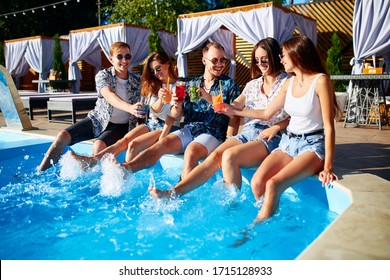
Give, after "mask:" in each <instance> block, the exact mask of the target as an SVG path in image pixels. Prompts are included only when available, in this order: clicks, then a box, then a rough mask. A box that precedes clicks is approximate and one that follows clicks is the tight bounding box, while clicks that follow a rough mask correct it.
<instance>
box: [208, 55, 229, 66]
mask: <svg viewBox="0 0 390 280" xmlns="http://www.w3.org/2000/svg"><path fill="white" fill-rule="evenodd" d="M204 58H205V59H207V60H208V61H210V62H211V63H212V64H217V63H218V61H219V63H221V64H225V63H226V62H227V61H228V59H227V58H224V57H223V58H220V59H219V60H218V58H215V57H214V58H213V59H208V58H207V57H205V56H204Z"/></svg>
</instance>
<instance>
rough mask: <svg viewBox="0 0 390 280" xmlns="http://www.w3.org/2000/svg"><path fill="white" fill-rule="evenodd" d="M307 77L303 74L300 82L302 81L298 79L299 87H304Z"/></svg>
mask: <svg viewBox="0 0 390 280" xmlns="http://www.w3.org/2000/svg"><path fill="white" fill-rule="evenodd" d="M305 80H306V79H305V78H304V77H303V76H302V81H301V82H300V81H298V79H297V83H298V86H299V87H303V84H304V83H305Z"/></svg>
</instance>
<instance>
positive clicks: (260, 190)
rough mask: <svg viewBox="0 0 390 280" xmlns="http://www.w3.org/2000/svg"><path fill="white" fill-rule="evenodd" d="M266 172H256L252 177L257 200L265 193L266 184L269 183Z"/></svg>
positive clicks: (252, 185) (253, 190) (252, 186)
mask: <svg viewBox="0 0 390 280" xmlns="http://www.w3.org/2000/svg"><path fill="white" fill-rule="evenodd" d="M264 175H265V174H259V173H255V175H254V176H253V177H252V179H251V188H252V192H253V195H254V197H255V199H256V200H259V199H260V197H262V196H263V195H264V191H265V185H266V184H267V182H266V178H265V176H264Z"/></svg>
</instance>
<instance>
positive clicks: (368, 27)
mask: <svg viewBox="0 0 390 280" xmlns="http://www.w3.org/2000/svg"><path fill="white" fill-rule="evenodd" d="M353 52H354V56H355V57H354V65H353V67H352V74H361V73H362V69H363V59H364V58H367V57H370V56H372V57H375V56H383V57H385V63H386V69H385V70H386V72H388V70H389V69H390V1H389V0H364V1H362V0H355V7H354V15H353Z"/></svg>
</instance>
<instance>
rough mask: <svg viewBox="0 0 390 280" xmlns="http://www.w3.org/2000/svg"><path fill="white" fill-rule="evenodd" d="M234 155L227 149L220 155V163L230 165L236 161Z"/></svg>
mask: <svg viewBox="0 0 390 280" xmlns="http://www.w3.org/2000/svg"><path fill="white" fill-rule="evenodd" d="M236 156H237V155H236V153H235V152H233V151H231V150H230V149H227V150H226V151H225V152H224V153H223V154H222V162H225V163H232V162H234V161H235V159H236Z"/></svg>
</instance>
